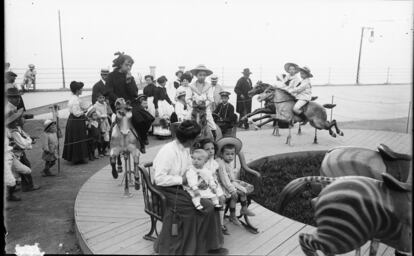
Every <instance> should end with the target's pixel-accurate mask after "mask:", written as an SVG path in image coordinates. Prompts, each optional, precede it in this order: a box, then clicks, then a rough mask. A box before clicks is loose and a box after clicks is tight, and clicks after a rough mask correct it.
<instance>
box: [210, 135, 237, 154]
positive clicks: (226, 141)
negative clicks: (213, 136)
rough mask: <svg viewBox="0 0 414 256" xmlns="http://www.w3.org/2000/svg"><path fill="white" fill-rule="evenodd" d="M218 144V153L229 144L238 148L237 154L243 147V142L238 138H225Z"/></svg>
mask: <svg viewBox="0 0 414 256" xmlns="http://www.w3.org/2000/svg"><path fill="white" fill-rule="evenodd" d="M216 144H217V149H218V150H217V151H218V152H221V149H222V148H223V146H224V145H227V144H231V145H234V147H235V148H236V154H237V153H239V152H240V150H241V148H242V146H243V142H242V141H241V140H240V139H238V138H236V137H223V138H221V139H219V140H218V141H217V142H216Z"/></svg>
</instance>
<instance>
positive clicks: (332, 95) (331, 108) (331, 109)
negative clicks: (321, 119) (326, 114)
mask: <svg viewBox="0 0 414 256" xmlns="http://www.w3.org/2000/svg"><path fill="white" fill-rule="evenodd" d="M333 102H334V96H333V95H332V100H331V104H333ZM332 113H333V108H331V118H330V122H332Z"/></svg>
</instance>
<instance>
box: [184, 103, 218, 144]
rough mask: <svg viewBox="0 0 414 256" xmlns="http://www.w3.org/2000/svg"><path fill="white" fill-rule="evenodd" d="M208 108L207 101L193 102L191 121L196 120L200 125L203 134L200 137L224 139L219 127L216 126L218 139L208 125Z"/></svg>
mask: <svg viewBox="0 0 414 256" xmlns="http://www.w3.org/2000/svg"><path fill="white" fill-rule="evenodd" d="M206 110H207V106H206V102H205V101H198V102H196V101H193V108H192V111H191V120H194V121H196V122H197V123H198V125H200V127H201V133H200V137H203V138H210V139H212V140H218V139H220V138H221V137H222V135H221V130H220V127H219V126H218V125H216V138H214V136H213V133H212V131H211V129H210V127H209V126H208V123H207V112H206Z"/></svg>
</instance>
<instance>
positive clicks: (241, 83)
mask: <svg viewBox="0 0 414 256" xmlns="http://www.w3.org/2000/svg"><path fill="white" fill-rule="evenodd" d="M251 89H253V86H252V80H250V78H245V77H241V78H240V79H239V80H238V81H237V84H236V87H235V88H234V92H235V93H236V94H237V104H236V111H237V113H239V114H240V115H245V114H248V113H250V112H252V98H250V97H249V95H248V94H247V93H248V92H249V91H250V90H251ZM240 95H243V96H244V99H242V98H240Z"/></svg>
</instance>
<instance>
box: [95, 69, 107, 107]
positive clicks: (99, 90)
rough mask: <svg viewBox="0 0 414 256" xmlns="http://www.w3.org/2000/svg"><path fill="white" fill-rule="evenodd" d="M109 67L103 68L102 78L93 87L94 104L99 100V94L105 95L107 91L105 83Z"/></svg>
mask: <svg viewBox="0 0 414 256" xmlns="http://www.w3.org/2000/svg"><path fill="white" fill-rule="evenodd" d="M108 74H109V69H107V68H102V69H101V79H100V80H99V81H98V82H97V83H96V84H95V85H94V86H93V87H92V104H95V102H96V101H97V100H98V94H102V95H104V93H105V83H106V78H107V77H108Z"/></svg>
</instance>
